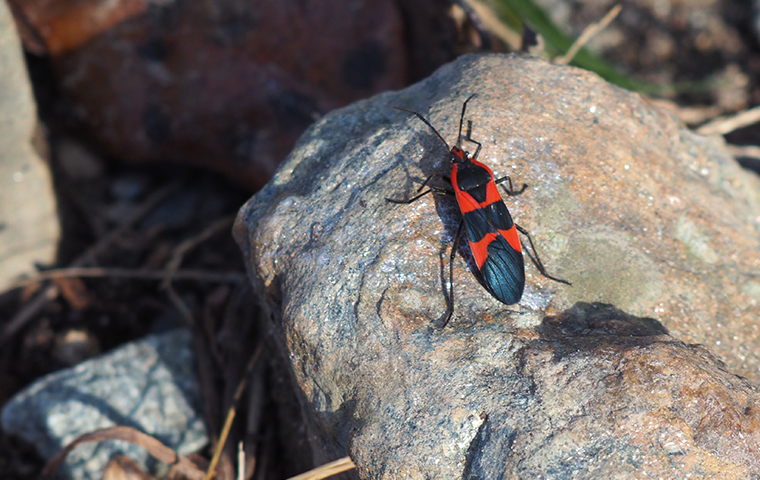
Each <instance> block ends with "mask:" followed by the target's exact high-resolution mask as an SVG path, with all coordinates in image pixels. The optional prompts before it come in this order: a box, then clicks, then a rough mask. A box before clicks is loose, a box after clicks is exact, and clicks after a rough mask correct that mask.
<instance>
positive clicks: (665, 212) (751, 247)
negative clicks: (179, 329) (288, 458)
mask: <svg viewBox="0 0 760 480" xmlns="http://www.w3.org/2000/svg"><path fill="white" fill-rule="evenodd" d="M471 93H478V94H479V97H478V98H476V99H475V100H473V101H472V102H471V103H470V104H469V106H468V111H467V119H470V120H472V121H473V131H472V137H473V138H474V139H476V140H478V141H480V142H482V143H483V150H482V152H481V154H480V157H479V159H480V160H481V161H483V162H484V163H486V164H488V165H490V166H491V167H492V168H493V169H494V171H495V173H496V174H497V175H500V176H501V175H510V176H511V177H512V179H513V180H514V181H515V182H516V183H517V184H518V185H519V184H520V183H521V182H525V183H528V184H529V185H530V186H531V187H530V188H529V189H528V190H527V191H526V192H525V193H523V194H522V195H521V196H518V197H510V198H508V199H507V205H508V206H509V208H510V210H511V212H512V215H513V217H514V218H515V221H516V222H517V223H519V224H521V225H522V226H523V227H525V228H527V229H528V230H530V231H531V232H532V233H533V236H534V239H535V241H536V245H537V248H538V250H539V252H540V254H541V256H542V259H543V260H544V263H545V265H546V267H547V269H548V270H549V272H550V273H552V274H554V275H556V276H558V277H561V278H567V279H568V280H570V281H572V282H573V286H572V287H568V286H565V285H561V284H557V283H554V282H551V281H550V280H548V279H546V278H544V277H542V276H541V275H539V274H538V272H537V271H536V270H535V268H533V266H532V265H531V264H530V262H526V263H527V264H528V265H527V268H526V277H527V284H526V291H525V294H524V295H523V298H522V300H521V301H520V303H519V304H518V305H512V306H506V305H503V304H501V303H499V302H497V301H496V300H495V299H494V298H493V297H491V296H490V295H489V294H488V293H487V292H486V291H485V289H484V288H483V287H482V286H481V285H480V284H479V283H478V280H477V277H476V276H475V275H474V274H473V272H472V271H471V268H470V267H469V266H468V263H467V262H466V261H463V259H462V255H464V257H465V258H466V257H467V249H462V251H461V252H460V254H461V255H458V256H457V258H456V260H455V269H454V284H455V298H456V306H455V311H454V316H453V318H452V320H451V322H450V324H449V326H448V327H446V328H445V329H443V330H436V329H435V328H433V327H432V325H433V323H434V322H435V321H436V320H437V319H439V318H440V317H441V315H443V312H444V310H445V298H444V295H443V291H442V288H443V283H444V282H445V280H446V277H447V272H448V265H447V263H448V252H449V248H450V245H451V240H452V236H453V234H454V233H455V231H456V228H457V225H458V222H459V215H458V212H457V211H456V206H455V204H454V203H453V201H452V200H451V199H449V198H446V197H434V196H427V197H423V199H421V200H420V201H418V202H416V203H414V204H411V205H393V204H390V203H388V202H387V201H386V198H388V197H392V198H399V197H404V196H411V195H412V194H414V192H415V191H416V189H417V188H418V187H419V186H420V185H421V184H422V182H423V181H424V179H425V178H427V177H428V176H430V175H431V174H436V173H437V174H443V175H447V174H448V173H449V171H450V165H449V163H448V156H447V152H446V150H445V148H444V146H443V145H442V143H441V142H440V140H439V139H438V138H437V137H436V136H435V135H434V134H433V133H432V132H431V131H430V130H429V129H428V128H427V127H426V126H425V125H424V124H422V122H420V121H419V120H418V119H416V118H413V117H410V116H409V115H408V114H405V113H403V112H398V111H397V110H394V109H393V108H392V107H393V106H400V107H405V108H409V109H413V110H416V111H419V112H421V113H422V114H423V115H425V116H426V117H427V118H429V119H430V121H431V123H432V124H433V125H434V126H436V127H437V128H438V129H439V131H440V132H441V134H442V135H443V136H444V138H446V139H447V140H448V142H449V143H450V144H452V143H455V141H456V131H457V130H456V129H457V128H458V122H459V114H460V112H461V105H462V101H463V100H464V99H465V98H467V96H469V95H470V94H471ZM465 147H468V148H472V147H471V146H470V145H465ZM433 183H434V184H438V185H440V184H441V182H440V180H434V181H433ZM758 192H760V181H758V179H757V178H756V177H754V176H752V175H751V174H747V173H746V172H743V171H742V170H741V168H740V167H739V166H738V165H737V164H736V162H734V161H733V159H731V158H730V156H729V155H728V153H727V152H726V151H725V149H724V147H723V145H722V144H721V142H720V141H719V140H717V139H714V138H706V137H702V136H699V135H695V134H693V133H691V132H689V131H688V130H685V129H683V128H682V127H680V126H679V125H678V124H677V123H676V122H675V121H674V120H673V119H672V118H671V117H669V116H668V115H666V114H664V113H662V112H660V111H659V110H657V109H656V108H654V107H653V106H651V105H650V104H649V103H648V102H647V101H645V100H644V99H642V98H641V97H639V96H638V95H636V94H632V93H630V92H626V91H623V90H620V89H618V88H615V87H612V86H610V85H608V84H607V83H605V82H603V81H602V80H600V79H599V78H598V77H596V76H595V75H594V74H591V73H588V72H584V71H581V70H578V69H575V68H572V67H557V66H553V65H551V64H548V63H546V62H544V61H541V60H538V59H533V58H526V57H518V56H498V55H490V56H481V57H475V56H467V57H462V58H460V59H459V60H458V61H457V62H455V63H452V64H449V65H447V66H445V67H443V68H441V69H440V70H439V71H438V72H437V73H436V74H434V75H433V76H432V77H430V78H429V79H427V80H426V81H424V82H421V83H419V84H417V85H415V86H413V87H410V88H409V89H407V90H404V91H401V92H398V93H387V94H383V95H379V96H377V97H375V98H373V99H371V100H368V101H363V102H359V103H356V104H354V105H352V106H350V107H347V108H345V109H343V110H340V111H338V112H334V113H332V114H330V115H328V116H327V117H326V118H324V119H323V120H321V121H320V122H318V123H317V124H315V125H314V126H313V127H312V128H310V129H309V130H308V131H307V133H306V134H305V135H304V137H302V139H301V140H300V142H299V144H298V145H297V148H296V149H295V150H294V151H293V152H292V154H291V155H290V157H289V158H288V159H287V161H286V162H285V163H284V164H283V165H282V167H281V169H280V170H279V172H278V174H277V175H276V176H275V178H274V179H273V180H272V182H270V183H269V184H268V185H267V186H266V187H265V188H264V189H263V190H262V191H261V192H260V193H259V194H258V195H256V196H255V197H254V198H253V199H251V201H249V202H248V204H246V206H244V207H243V209H242V210H241V212H240V215H239V217H238V222H237V224H236V228H235V233H236V237H237V240H238V242H239V243H240V245H241V247H242V249H243V251H244V254H245V257H246V260H247V262H248V267H249V270H250V271H251V273H252V280H253V284H254V288H255V289H256V290H257V291H258V293H259V294H260V295H261V296H262V297H263V298H265V299H266V306H267V309H268V311H269V315H270V316H271V319H272V320H273V323H274V325H275V331H276V332H277V335H278V339H279V340H281V342H282V347H283V349H285V350H286V351H287V352H288V356H289V358H290V360H291V362H292V365H293V371H294V374H295V380H296V381H297V383H298V385H299V386H300V389H301V391H302V393H303V397H302V398H303V402H304V404H305V405H306V406H307V410H308V411H312V412H314V419H313V420H314V426H315V427H318V428H317V430H321V431H322V432H323V435H322V437H320V438H319V439H318V441H314V442H313V444H314V448H315V451H316V452H317V454H316V457H317V459H320V458H322V459H333V458H334V457H335V456H336V455H342V454H346V453H350V454H351V456H352V458H353V459H354V461H355V462H356V463H357V465H358V472H359V474H360V476H361V477H362V478H445V479H450V478H484V479H489V478H590V477H593V478H607V477H615V478H642V477H651V478H657V477H663V478H672V477H674V476H678V477H685V476H688V475H691V478H705V477H707V476H710V475H719V474H724V472H727V473H725V475H727V476H728V477H731V476H732V475H733V477H734V478H749V477H750V476H752V475H758V474H760V463H759V462H760V461H759V460H758V458H760V457H758V453H759V452H758V451H757V449H758V447H757V445H760V442H758V440H760V431H758V427H760V423H758V418H759V417H758V415H759V414H758V412H757V409H756V407H755V405H756V404H757V401H758V398H759V397H758V391H757V388H756V386H755V385H754V384H752V383H750V382H749V381H747V380H743V379H742V378H740V377H737V376H736V375H734V374H732V373H729V371H728V370H731V371H735V372H737V373H740V374H742V375H744V376H746V377H749V378H750V380H753V381H757V380H758V379H760V373H758V372H760V352H758V351H757V349H756V345H757V344H758V341H759V340H760V329H758V328H757V325H756V321H757V320H756V319H757V318H758V317H759V316H760V315H758V314H759V313H760V305H758V300H760V284H759V283H758V282H757V280H756V278H755V277H754V276H753V275H752V273H751V272H757V271H760V255H759V254H758V251H759V250H758V240H757V238H758V231H759V230H760V229H759V228H758V223H759V220H760V194H759V193H758ZM584 299H585V300H586V301H588V300H589V299H590V300H592V301H604V302H606V303H610V304H615V305H616V306H617V307H618V308H619V310H618V309H616V308H613V307H610V306H608V305H601V304H591V305H589V304H582V303H576V302H579V301H583V300H584ZM573 305H575V306H573ZM571 307H572V308H571ZM561 310H565V312H563V313H561V314H559V315H555V316H552V315H548V316H547V313H546V312H551V311H555V312H557V311H561ZM623 311H625V312H629V313H623ZM637 317H643V318H637ZM649 317H654V319H652V318H649ZM668 331H669V332H670V333H671V334H672V335H673V336H674V337H680V338H684V339H685V340H686V341H687V342H688V343H703V344H705V345H706V347H708V348H709V349H710V350H711V351H714V352H716V353H717V355H718V356H719V357H720V358H721V360H722V361H724V362H725V365H724V364H723V363H720V362H718V361H717V360H716V359H715V358H714V357H713V356H712V354H710V353H708V351H707V350H706V349H705V348H703V347H695V346H690V345H688V344H686V343H683V342H681V341H678V340H675V339H674V338H672V337H669V336H668V335H667V334H666V332H668Z"/></svg>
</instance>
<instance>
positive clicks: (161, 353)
mask: <svg viewBox="0 0 760 480" xmlns="http://www.w3.org/2000/svg"><path fill="white" fill-rule="evenodd" d="M200 401H201V394H200V390H199V388H198V384H197V383H196V380H195V372H194V357H193V351H192V342H191V340H190V334H189V333H188V332H187V331H186V330H175V331H172V332H168V333H164V334H161V335H155V336H151V337H147V338H145V339H143V340H140V341H137V342H133V343H130V344H127V345H125V346H124V347H121V348H119V349H117V350H114V351H113V352H111V353H109V354H107V355H104V356H102V357H99V358H96V359H93V360H89V361H87V362H83V363H80V364H79V365H77V366H76V367H74V368H71V369H68V370H63V371H59V372H56V373H52V374H50V375H47V376H46V377H43V378H42V379H40V380H38V381H37V382H35V383H34V384H32V385H31V386H29V387H28V388H26V389H25V390H23V391H22V392H20V393H19V394H17V395H16V396H15V397H14V398H13V399H12V400H11V401H9V402H8V403H7V404H6V405H5V407H4V408H3V411H2V417H0V418H1V419H2V428H3V429H4V430H5V431H6V432H8V433H13V434H15V435H18V436H20V437H21V438H23V439H24V440H26V441H27V442H29V443H31V444H33V445H35V446H36V448H37V450H38V452H39V453H40V454H41V455H42V457H43V458H45V459H48V460H49V459H50V458H51V457H52V456H53V455H55V454H56V453H58V451H59V450H60V449H61V448H63V447H64V446H66V445H68V444H69V443H71V441H72V440H74V439H76V438H77V437H79V436H81V435H83V434H85V433H89V432H92V431H95V430H99V429H102V428H107V427H112V426H115V425H122V426H131V427H135V428H137V429H138V430H140V431H143V432H145V433H148V434H150V435H153V436H155V437H156V438H158V439H159V440H160V441H162V442H163V443H164V444H166V445H167V446H169V447H171V448H174V449H176V450H177V451H179V453H181V454H185V455H186V454H190V453H193V452H197V451H198V450H200V449H201V448H203V446H204V445H205V444H206V443H208V436H207V434H206V427H205V424H204V421H203V419H202V418H201V415H200ZM115 454H123V455H126V456H128V457H129V458H130V459H131V460H133V461H135V462H137V463H138V464H139V465H141V466H142V467H143V468H147V469H148V470H154V471H155V470H156V469H157V468H159V467H161V465H158V462H156V461H155V460H154V459H152V458H151V457H150V456H149V455H148V454H147V452H146V451H145V450H144V449H143V448H142V447H139V446H136V445H132V444H130V443H126V442H121V441H106V442H100V443H85V444H82V445H79V446H78V447H77V448H75V449H74V451H72V452H71V453H70V454H69V455H68V457H66V461H65V462H64V463H63V465H62V466H61V467H60V469H59V472H58V473H59V474H60V475H62V476H64V477H65V478H71V479H77V480H79V479H82V480H85V479H99V478H102V476H103V469H104V467H105V466H106V464H107V463H108V460H109V459H110V458H111V457H112V456H113V455H115Z"/></svg>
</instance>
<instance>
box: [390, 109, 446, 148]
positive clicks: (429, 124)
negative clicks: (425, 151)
mask: <svg viewBox="0 0 760 480" xmlns="http://www.w3.org/2000/svg"><path fill="white" fill-rule="evenodd" d="M393 108H395V109H396V110H401V111H402V112H406V113H411V114H412V115H416V116H417V118H419V119H420V120H422V121H423V122H425V125H427V126H428V127H430V129H431V130H432V131H433V132H435V134H436V135H438V138H440V139H441V141H442V142H443V144H444V145H446V150H449V151H451V147H449V143H448V142H447V141H446V139H445V138H443V135H441V134H440V133H438V130H436V129H435V127H434V126H433V125H432V124H431V123H430V122H428V121H427V120H426V119H425V117H423V116H422V114H421V113H419V112H415V111H414V110H407V109H406V108H401V107H393Z"/></svg>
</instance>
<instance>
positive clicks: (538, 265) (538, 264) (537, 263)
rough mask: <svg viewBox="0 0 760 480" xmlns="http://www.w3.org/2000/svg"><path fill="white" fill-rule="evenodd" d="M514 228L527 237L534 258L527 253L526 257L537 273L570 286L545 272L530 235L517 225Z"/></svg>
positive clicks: (568, 283) (565, 281)
mask: <svg viewBox="0 0 760 480" xmlns="http://www.w3.org/2000/svg"><path fill="white" fill-rule="evenodd" d="M515 227H517V230H519V231H520V233H522V234H523V235H525V236H526V237H528V241H529V242H530V249H531V250H533V255H535V258H533V255H531V254H530V253H528V257H530V259H531V261H532V262H533V265H535V266H536V268H537V269H538V271H539V272H541V275H543V276H544V277H546V278H548V279H549V280H554V281H555V282H559V283H564V284H565V285H571V286H572V283H570V282H568V281H567V280H562V279H561V278H556V277H552V276H551V275H549V273H548V272H547V271H546V268H544V263H543V262H542V261H541V257H539V256H538V251H537V250H536V246H535V245H534V244H533V238H532V237H531V236H530V233H528V231H527V230H525V229H524V228H523V227H521V226H520V225H518V224H515Z"/></svg>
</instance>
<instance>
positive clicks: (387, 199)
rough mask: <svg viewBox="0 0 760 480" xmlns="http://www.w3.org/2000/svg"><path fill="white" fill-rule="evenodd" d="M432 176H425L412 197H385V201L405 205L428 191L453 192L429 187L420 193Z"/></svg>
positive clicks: (442, 193) (438, 192)
mask: <svg viewBox="0 0 760 480" xmlns="http://www.w3.org/2000/svg"><path fill="white" fill-rule="evenodd" d="M434 176H435V175H431V176H429V177H428V178H426V179H425V181H424V182H422V185H420V187H419V188H418V189H417V195H415V196H413V197H412V198H410V199H408V200H407V199H395V198H386V199H385V200H386V201H387V202H390V203H396V204H404V205H406V204H410V203H412V202H416V201H417V200H419V199H420V198H421V197H424V196H425V195H427V194H428V193H430V192H432V193H437V194H439V195H453V194H454V192H453V191H450V190H447V189H445V188H442V187H429V188H428V189H427V190H425V191H424V192H422V193H420V191H422V189H423V188H425V185H427V184H428V182H429V181H430V179H431V178H433V177H434Z"/></svg>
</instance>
